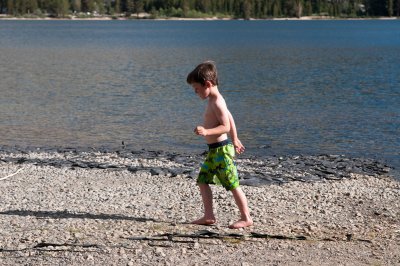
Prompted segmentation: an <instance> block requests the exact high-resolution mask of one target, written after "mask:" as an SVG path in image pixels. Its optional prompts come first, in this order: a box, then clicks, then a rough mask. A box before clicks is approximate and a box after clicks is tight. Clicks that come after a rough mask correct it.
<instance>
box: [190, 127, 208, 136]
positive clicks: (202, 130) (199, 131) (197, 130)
mask: <svg viewBox="0 0 400 266" xmlns="http://www.w3.org/2000/svg"><path fill="white" fill-rule="evenodd" d="M193 131H194V133H196V135H200V136H207V129H205V128H204V127H202V126H197V127H196V128H195V129H194V130H193Z"/></svg>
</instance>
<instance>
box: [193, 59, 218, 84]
mask: <svg viewBox="0 0 400 266" xmlns="http://www.w3.org/2000/svg"><path fill="white" fill-rule="evenodd" d="M206 81H209V82H211V84H212V85H214V86H218V73H217V67H216V66H215V64H214V62H213V61H205V62H203V63H201V64H200V65H198V66H197V67H196V68H195V69H194V70H193V71H192V72H190V73H189V75H188V76H187V78H186V82H187V83H189V84H193V83H199V84H201V85H202V86H205V85H206Z"/></svg>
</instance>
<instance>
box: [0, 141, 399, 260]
mask: <svg viewBox="0 0 400 266" xmlns="http://www.w3.org/2000/svg"><path fill="white" fill-rule="evenodd" d="M321 158H322V159H321ZM201 162H202V156H201V155H197V156H187V155H180V154H168V153H163V152H143V151H139V152H115V151H114V152H100V151H76V150H68V149H65V150H61V151H60V150H56V151H42V150H37V151H25V152H24V151H1V152H0V191H1V193H0V228H1V232H0V265H216V264H219V265H400V182H398V181H396V180H394V179H393V178H392V177H391V176H390V174H389V173H390V169H388V167H387V166H385V165H382V164H381V163H379V162H374V161H371V160H352V159H348V158H342V157H338V156H322V157H321V156H319V157H318V156H317V157H307V158H306V157H304V158H303V157H300V158H299V157H290V158H289V157H288V158H279V157H276V158H244V157H243V158H242V157H240V158H238V160H237V163H238V169H239V173H240V174H241V175H242V176H244V177H246V178H245V179H242V180H241V181H242V184H243V185H242V188H243V190H244V192H245V194H246V195H247V198H248V201H249V207H250V209H251V215H252V217H253V219H254V226H252V227H249V228H245V229H240V230H232V229H228V225H229V224H230V223H232V222H233V221H236V220H237V218H238V217H239V212H238V210H237V208H236V206H235V203H234V200H233V197H232V195H231V194H230V193H229V192H226V191H225V190H224V189H223V188H221V187H213V192H214V205H215V210H216V214H217V224H216V225H213V226H199V225H191V224H189V222H190V221H191V220H194V219H197V218H199V217H200V216H201V215H202V206H201V198H200V194H199V191H198V188H197V186H196V181H195V173H196V172H195V171H196V170H197V169H198V167H199V164H200V163H201ZM316 166H318V168H316ZM322 166H324V167H322ZM328 166H329V167H328ZM296 167H297V168H296ZM298 167H300V168H298ZM310 167H311V168H310Z"/></svg>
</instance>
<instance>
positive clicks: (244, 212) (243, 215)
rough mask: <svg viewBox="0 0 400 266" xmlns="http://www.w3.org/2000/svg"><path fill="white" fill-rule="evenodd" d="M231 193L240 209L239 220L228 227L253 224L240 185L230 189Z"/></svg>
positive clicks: (233, 227) (234, 227) (235, 227)
mask: <svg viewBox="0 0 400 266" xmlns="http://www.w3.org/2000/svg"><path fill="white" fill-rule="evenodd" d="M232 194H233V198H234V199H235V202H236V205H237V206H238V208H239V211H240V220H239V221H237V222H235V223H233V224H231V225H230V226H229V228H231V229H238V228H242V227H247V226H251V225H253V220H252V219H251V217H250V211H249V207H248V205H247V199H246V196H245V195H244V193H243V191H242V189H241V188H240V187H237V188H235V189H234V190H232Z"/></svg>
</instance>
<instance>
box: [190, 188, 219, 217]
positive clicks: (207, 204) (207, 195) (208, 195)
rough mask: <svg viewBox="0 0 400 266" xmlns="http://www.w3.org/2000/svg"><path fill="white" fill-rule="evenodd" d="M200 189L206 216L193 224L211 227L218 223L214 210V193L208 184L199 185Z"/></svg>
mask: <svg viewBox="0 0 400 266" xmlns="http://www.w3.org/2000/svg"><path fill="white" fill-rule="evenodd" d="M198 185H199V188H200V194H201V198H202V199H203V205H204V216H203V217H202V218H200V219H198V220H195V221H193V222H192V224H203V225H210V224H214V223H215V222H216V220H215V216H214V210H213V197H212V191H211V188H210V186H209V185H208V184H198Z"/></svg>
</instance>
